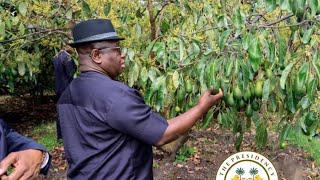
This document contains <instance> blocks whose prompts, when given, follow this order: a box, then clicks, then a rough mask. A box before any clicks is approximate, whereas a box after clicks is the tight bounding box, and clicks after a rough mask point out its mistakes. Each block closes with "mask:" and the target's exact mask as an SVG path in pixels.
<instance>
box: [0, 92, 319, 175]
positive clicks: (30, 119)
mask: <svg viewBox="0 0 320 180" xmlns="http://www.w3.org/2000/svg"><path fill="white" fill-rule="evenodd" d="M54 101H55V100H54V97H53V96H45V97H43V98H40V99H37V100H33V99H31V97H21V98H18V97H11V96H1V97H0V113H1V114H2V115H3V117H4V119H5V121H6V122H7V123H8V124H10V125H11V126H12V127H13V128H15V129H16V130H17V131H18V132H19V133H21V134H23V135H25V136H28V137H31V138H33V139H36V140H37V141H38V142H39V143H41V144H44V145H45V146H46V147H47V148H48V149H50V153H51V155H52V156H53V160H52V167H51V169H50V173H49V175H48V176H47V177H41V179H50V180H56V179H66V171H67V168H68V166H67V163H66V160H65V159H64V151H63V146H62V144H61V143H58V142H57V141H56V136H55V124H54V123H55V120H56V118H57V114H56V106H55V102H54ZM234 141H235V138H234V136H233V134H232V132H230V131H228V130H225V129H221V128H219V127H218V125H217V124H216V122H214V123H213V124H212V125H211V127H210V128H208V129H206V130H200V129H198V128H194V129H193V130H192V131H191V133H190V138H189V139H188V141H187V142H186V143H185V145H184V146H183V147H182V148H181V149H180V153H179V154H178V156H176V157H177V158H176V159H174V158H172V156H170V155H168V154H166V153H165V152H163V151H162V150H160V149H158V148H154V179H159V180H164V179H188V180H189V179H201V180H203V179H215V176H216V173H217V171H218V169H219V166H220V165H221V164H222V162H223V161H224V160H225V159H226V158H228V157H229V156H231V155H232V154H234V153H236V150H235V148H234V146H233V144H234ZM317 141H319V143H320V140H317ZM242 151H254V152H257V153H260V154H262V155H264V156H265V157H267V158H268V159H269V160H270V161H271V162H272V163H273V165H274V166H275V168H276V169H277V172H278V176H279V179H283V180H303V179H308V180H309V179H310V180H311V179H320V167H319V166H318V165H316V163H315V161H314V160H313V159H312V158H311V156H310V155H309V154H308V153H307V152H304V151H303V150H302V149H300V148H297V147H295V146H293V145H290V144H288V145H287V146H286V148H284V149H281V148H280V147H279V145H278V142H277V134H276V133H274V132H269V141H268V145H267V146H266V147H265V148H262V149H258V148H257V147H256V144H255V137H254V131H251V133H250V132H247V133H245V136H244V142H243V145H242Z"/></svg>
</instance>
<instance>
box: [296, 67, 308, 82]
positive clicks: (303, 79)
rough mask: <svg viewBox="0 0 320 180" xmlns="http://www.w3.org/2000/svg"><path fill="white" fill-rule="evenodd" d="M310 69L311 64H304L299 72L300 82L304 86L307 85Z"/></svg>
mask: <svg viewBox="0 0 320 180" xmlns="http://www.w3.org/2000/svg"><path fill="white" fill-rule="evenodd" d="M308 67H309V63H308V62H305V63H303V65H302V66H301V67H300V69H299V71H298V78H299V82H300V83H302V84H305V83H306V80H307V73H308Z"/></svg>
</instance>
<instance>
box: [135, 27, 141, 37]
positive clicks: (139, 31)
mask: <svg viewBox="0 0 320 180" xmlns="http://www.w3.org/2000/svg"><path fill="white" fill-rule="evenodd" d="M135 29H136V35H137V37H140V36H141V26H140V25H139V24H136V25H135Z"/></svg>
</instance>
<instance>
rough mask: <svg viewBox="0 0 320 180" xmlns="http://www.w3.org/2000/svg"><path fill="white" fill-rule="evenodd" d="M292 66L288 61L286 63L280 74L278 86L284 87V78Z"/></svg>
mask: <svg viewBox="0 0 320 180" xmlns="http://www.w3.org/2000/svg"><path fill="white" fill-rule="evenodd" d="M292 66H293V63H290V64H289V65H287V66H286V68H285V69H284V71H283V72H282V74H281V79H280V87H281V88H282V89H285V85H286V80H287V77H288V75H289V73H290V72H291V68H292Z"/></svg>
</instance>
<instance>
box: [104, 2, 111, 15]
mask: <svg viewBox="0 0 320 180" xmlns="http://www.w3.org/2000/svg"><path fill="white" fill-rule="evenodd" d="M110 9H111V3H110V2H109V1H107V2H105V3H104V8H103V12H104V15H105V16H106V17H108V16H109V13H110Z"/></svg>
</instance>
